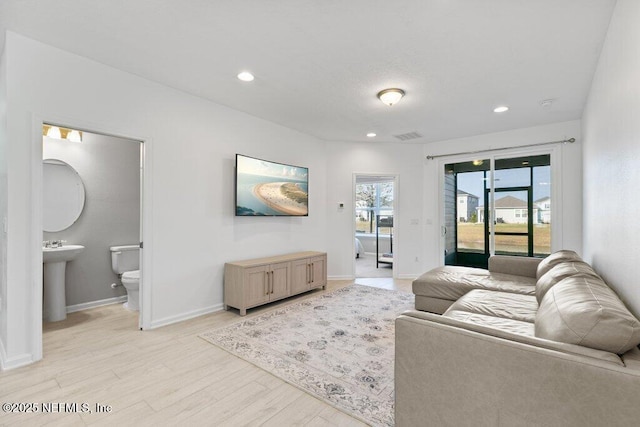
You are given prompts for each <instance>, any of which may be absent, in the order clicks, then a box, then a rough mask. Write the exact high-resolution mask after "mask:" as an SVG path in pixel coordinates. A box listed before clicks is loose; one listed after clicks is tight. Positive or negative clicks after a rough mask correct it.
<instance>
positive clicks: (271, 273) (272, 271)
mask: <svg viewBox="0 0 640 427" xmlns="http://www.w3.org/2000/svg"><path fill="white" fill-rule="evenodd" d="M270 293H273V270H271V292H270Z"/></svg>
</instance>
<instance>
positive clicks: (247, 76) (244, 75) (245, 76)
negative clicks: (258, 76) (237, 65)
mask: <svg viewBox="0 0 640 427" xmlns="http://www.w3.org/2000/svg"><path fill="white" fill-rule="evenodd" d="M238 78H239V79H240V80H242V81H243V82H252V81H253V79H255V77H253V74H251V73H250V72H248V71H243V72H241V73H240V74H238Z"/></svg>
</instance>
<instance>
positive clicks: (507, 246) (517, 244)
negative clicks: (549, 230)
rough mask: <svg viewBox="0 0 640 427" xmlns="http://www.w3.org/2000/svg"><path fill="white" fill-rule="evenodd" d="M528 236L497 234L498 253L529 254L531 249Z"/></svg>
mask: <svg viewBox="0 0 640 427" xmlns="http://www.w3.org/2000/svg"><path fill="white" fill-rule="evenodd" d="M528 240H529V239H528V237H527V236H500V235H496V254H499V255H525V256H526V255H527V254H528V253H529V249H528V247H527V243H528Z"/></svg>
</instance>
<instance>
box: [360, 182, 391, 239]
mask: <svg viewBox="0 0 640 427" xmlns="http://www.w3.org/2000/svg"><path fill="white" fill-rule="evenodd" d="M376 215H388V216H392V215H393V182H392V181H386V182H368V183H357V184H356V209H355V222H356V233H369V234H375V233H376ZM391 231H392V230H391V228H390V227H381V228H380V230H379V233H380V234H390V233H391Z"/></svg>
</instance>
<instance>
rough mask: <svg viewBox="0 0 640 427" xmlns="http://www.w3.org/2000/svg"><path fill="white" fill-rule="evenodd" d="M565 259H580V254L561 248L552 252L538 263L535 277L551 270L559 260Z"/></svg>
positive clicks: (565, 260)
mask: <svg viewBox="0 0 640 427" xmlns="http://www.w3.org/2000/svg"><path fill="white" fill-rule="evenodd" d="M567 261H582V258H580V255H578V254H577V253H575V252H574V251H570V250H566V249H564V250H561V251H558V252H554V253H552V254H551V255H549V256H548V257H546V258H545V259H543V260H542V261H541V262H540V264H538V270H537V271H536V278H537V279H539V278H541V277H542V276H543V275H544V274H545V273H546V272H547V271H549V270H551V269H552V268H553V267H555V266H556V265H557V264H560V263H561V262H567Z"/></svg>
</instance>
